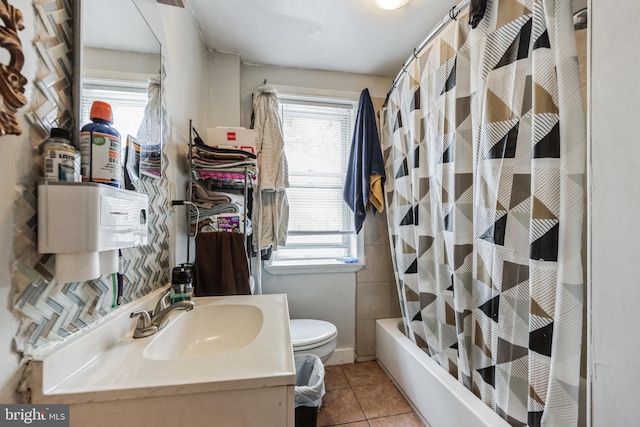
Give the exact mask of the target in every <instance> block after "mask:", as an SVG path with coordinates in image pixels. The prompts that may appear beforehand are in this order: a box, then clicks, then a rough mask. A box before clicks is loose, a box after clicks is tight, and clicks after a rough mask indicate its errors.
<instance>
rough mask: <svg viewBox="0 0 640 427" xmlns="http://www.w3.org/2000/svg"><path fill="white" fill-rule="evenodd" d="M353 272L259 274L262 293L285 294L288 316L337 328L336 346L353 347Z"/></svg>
mask: <svg viewBox="0 0 640 427" xmlns="http://www.w3.org/2000/svg"><path fill="white" fill-rule="evenodd" d="M355 275H356V274H355V273H332V274H306V275H304V274H285V275H271V274H269V273H267V272H266V271H265V272H264V273H263V274H262V291H263V293H265V294H280V293H281V294H287V301H288V303H289V316H290V317H291V318H292V319H320V320H325V321H327V322H331V323H333V324H334V325H335V326H336V328H337V329H338V343H337V349H344V350H353V349H354V348H355V346H356V313H355V306H356V278H355Z"/></svg>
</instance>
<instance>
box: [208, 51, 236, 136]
mask: <svg viewBox="0 0 640 427" xmlns="http://www.w3.org/2000/svg"><path fill="white" fill-rule="evenodd" d="M209 88H210V89H209V105H210V108H209V122H208V125H207V127H216V126H223V127H238V126H240V97H239V96H238V93H239V92H240V55H238V54H237V53H226V52H218V51H216V50H213V51H211V53H210V54H209ZM200 132H201V133H200V135H202V136H203V138H204V134H205V132H206V130H204V129H203V130H202V131H200Z"/></svg>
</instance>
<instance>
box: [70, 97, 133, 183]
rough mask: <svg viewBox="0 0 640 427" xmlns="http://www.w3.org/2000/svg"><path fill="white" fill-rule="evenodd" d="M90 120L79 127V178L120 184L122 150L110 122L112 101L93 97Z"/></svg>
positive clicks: (116, 133) (86, 180)
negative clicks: (109, 102) (107, 101)
mask: <svg viewBox="0 0 640 427" xmlns="http://www.w3.org/2000/svg"><path fill="white" fill-rule="evenodd" d="M89 117H90V118H91V123H88V124H86V125H84V126H83V127H82V130H81V131H80V153H81V155H82V162H81V166H82V180H83V181H84V182H97V183H100V184H107V185H111V186H113V187H116V188H122V187H123V182H124V169H123V158H124V150H123V147H122V141H121V139H120V133H119V132H118V131H117V130H116V129H115V128H114V127H113V126H111V125H112V124H113V112H112V110H111V105H109V104H108V103H106V102H102V101H94V102H93V105H92V106H91V113H90V114H89Z"/></svg>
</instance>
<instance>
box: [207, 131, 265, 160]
mask: <svg viewBox="0 0 640 427" xmlns="http://www.w3.org/2000/svg"><path fill="white" fill-rule="evenodd" d="M207 145H209V146H211V147H218V148H235V149H237V150H243V151H247V152H249V153H251V154H256V131H255V130H253V129H246V128H239V127H238V128H236V127H216V128H208V129H207Z"/></svg>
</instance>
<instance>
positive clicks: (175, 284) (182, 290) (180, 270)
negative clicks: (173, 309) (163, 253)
mask: <svg viewBox="0 0 640 427" xmlns="http://www.w3.org/2000/svg"><path fill="white" fill-rule="evenodd" d="M192 294H193V267H192V265H191V264H180V265H179V266H177V267H174V269H173V272H172V274H171V292H170V298H171V304H173V303H176V302H178V301H185V300H187V301H188V300H190V299H191V295H192Z"/></svg>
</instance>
